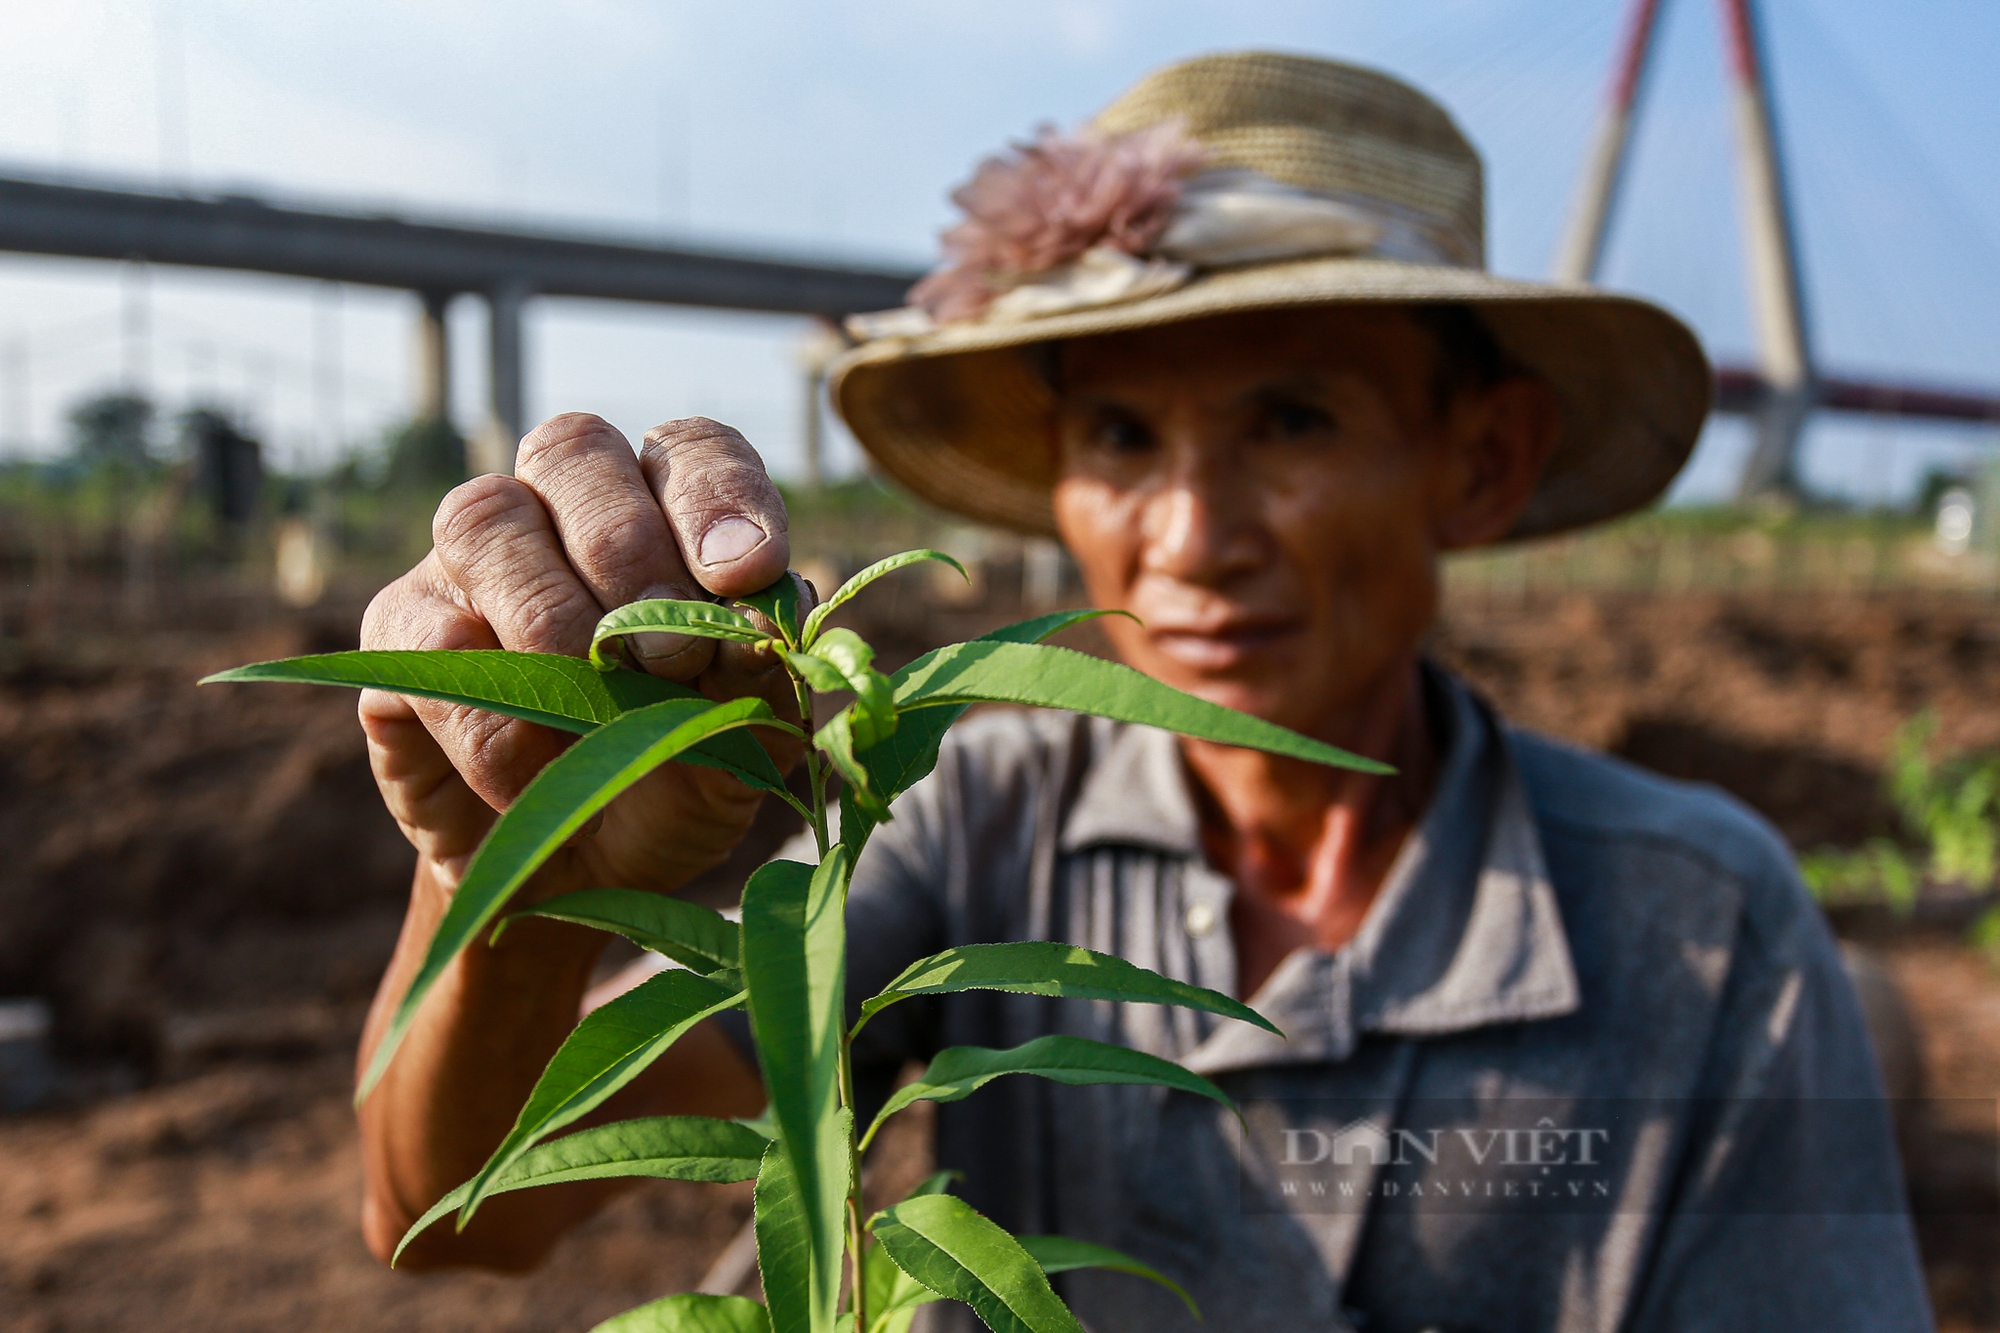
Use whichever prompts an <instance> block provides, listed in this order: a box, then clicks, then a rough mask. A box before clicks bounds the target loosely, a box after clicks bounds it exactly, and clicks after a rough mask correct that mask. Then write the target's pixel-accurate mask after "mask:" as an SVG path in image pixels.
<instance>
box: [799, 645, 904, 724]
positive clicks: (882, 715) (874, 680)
mask: <svg viewBox="0 0 2000 1333" xmlns="http://www.w3.org/2000/svg"><path fill="white" fill-rule="evenodd" d="M810 656H812V657H815V658H818V659H819V660H820V661H822V662H825V663H827V664H829V665H831V666H832V667H833V668H834V669H835V670H836V671H838V672H839V673H840V678H841V680H842V682H843V683H844V684H845V686H846V688H848V689H850V690H853V691H854V748H855V749H857V750H866V749H867V748H868V747H869V746H871V745H874V744H875V743H876V742H877V741H881V740H885V739H887V738H888V737H889V736H891V735H894V734H895V731H896V698H895V691H894V689H893V688H892V687H891V686H890V684H889V678H888V677H887V676H885V675H883V674H882V673H881V672H879V671H877V670H876V669H875V665H874V663H875V650H874V649H873V648H870V647H869V646H868V644H867V642H866V641H865V640H864V639H862V637H861V636H860V635H859V634H856V633H855V632H854V631H853V630H851V629H833V630H828V631H827V632H826V634H825V635H824V636H823V637H822V638H821V639H820V641H819V642H818V643H817V644H815V645H814V646H813V650H812V652H811V654H810ZM813 688H814V689H818V688H819V687H818V686H817V685H815V686H814V687H813Z"/></svg>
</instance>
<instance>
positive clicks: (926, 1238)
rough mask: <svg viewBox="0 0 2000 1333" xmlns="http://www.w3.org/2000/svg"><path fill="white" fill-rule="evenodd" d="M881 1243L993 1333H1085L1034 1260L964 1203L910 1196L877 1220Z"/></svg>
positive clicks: (900, 1265) (906, 1269)
mask: <svg viewBox="0 0 2000 1333" xmlns="http://www.w3.org/2000/svg"><path fill="white" fill-rule="evenodd" d="M875 1238H876V1240H877V1241H878V1242H879V1243H880V1244H881V1245H882V1246H883V1247H884V1248H885V1249H887V1250H888V1251H889V1257H890V1258H892V1259H894V1260H895V1261H896V1266H897V1267H898V1268H901V1269H902V1270H903V1271H904V1272H906V1273H908V1274H909V1275H910V1276H911V1277H913V1278H915V1279H916V1280H917V1281H918V1282H921V1283H922V1284H923V1285H924V1286H926V1287H929V1288H930V1289H931V1290H932V1291H935V1292H938V1293H939V1294H941V1295H944V1296H949V1297H951V1298H952V1299H953V1300H959V1301H964V1302H965V1303H966V1304H967V1305H970V1306H971V1307H972V1309H973V1311H974V1313H976V1314H977V1315H978V1316H979V1317H980V1319H981V1320H983V1321H984V1322H985V1324H986V1326H987V1327H988V1328H990V1329H992V1330H994V1333H1083V1326H1082V1325H1080V1324H1078V1323H1077V1322H1076V1316H1075V1315H1072V1314H1071V1313H1070V1312H1069V1309H1068V1307H1066V1306H1065V1305H1064V1304H1063V1303H1062V1301H1061V1300H1060V1299H1059V1298H1058V1297H1057V1296H1056V1294H1055V1292H1054V1290H1052V1289H1051V1288H1050V1286H1049V1280H1048V1278H1047V1277H1046V1276H1045V1275H1044V1274H1043V1273H1042V1269H1041V1266H1040V1265H1039V1264H1037V1263H1036V1262H1035V1260H1034V1256H1032V1255H1030V1254H1029V1253H1028V1252H1027V1251H1026V1250H1024V1249H1022V1248H1021V1245H1020V1243H1019V1242H1018V1241H1016V1240H1015V1239H1014V1238H1013V1237H1012V1236H1010V1235H1008V1234H1007V1233H1006V1232H1005V1231H1003V1230H1001V1229H1000V1228H999V1227H998V1226H996V1225H994V1224H993V1223H992V1222H990V1221H988V1220H987V1219H986V1218H985V1217H982V1216H981V1215H980V1214H979V1213H977V1212H975V1211H974V1210H973V1208H972V1205H970V1204H968V1203H966V1202H965V1201H964V1200H963V1199H958V1198H954V1197H953V1196H952V1195H949V1194H926V1195H924V1196H923V1197H922V1198H917V1199H906V1200H904V1201H903V1202H902V1203H899V1204H897V1205H896V1206H895V1207H894V1208H891V1209H889V1210H888V1211H887V1212H886V1213H885V1214H884V1216H883V1217H882V1218H881V1219H880V1220H879V1221H877V1222H876V1223H875Z"/></svg>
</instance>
